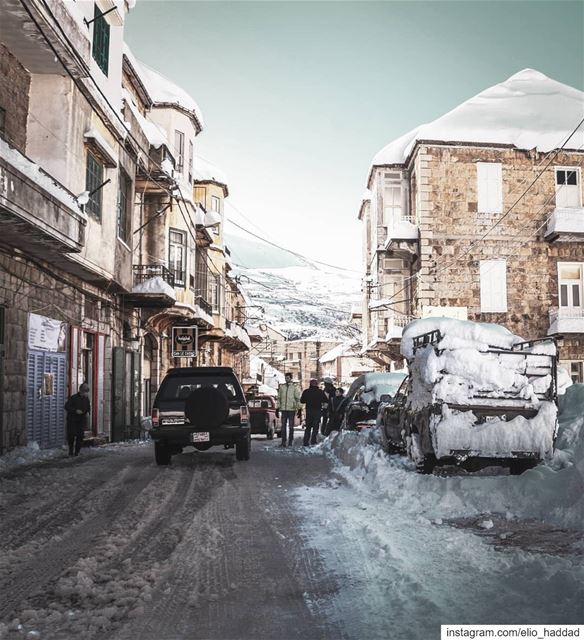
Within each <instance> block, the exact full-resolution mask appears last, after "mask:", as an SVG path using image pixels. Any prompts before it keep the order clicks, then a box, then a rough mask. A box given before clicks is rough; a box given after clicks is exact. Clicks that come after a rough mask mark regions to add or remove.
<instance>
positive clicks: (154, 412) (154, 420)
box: [151, 407, 160, 427]
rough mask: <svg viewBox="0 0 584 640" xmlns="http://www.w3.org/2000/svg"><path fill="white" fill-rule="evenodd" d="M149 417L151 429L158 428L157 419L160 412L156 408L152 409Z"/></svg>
mask: <svg viewBox="0 0 584 640" xmlns="http://www.w3.org/2000/svg"><path fill="white" fill-rule="evenodd" d="M151 417H152V426H153V427H157V426H158V419H159V417H160V411H159V410H158V409H157V408H156V407H154V408H153V409H152V416H151Z"/></svg>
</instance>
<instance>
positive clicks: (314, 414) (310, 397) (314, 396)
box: [300, 378, 328, 447]
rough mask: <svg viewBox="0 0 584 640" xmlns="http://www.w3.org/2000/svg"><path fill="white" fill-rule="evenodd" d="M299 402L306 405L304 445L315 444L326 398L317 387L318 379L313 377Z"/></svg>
mask: <svg viewBox="0 0 584 640" xmlns="http://www.w3.org/2000/svg"><path fill="white" fill-rule="evenodd" d="M300 402H301V403H302V404H305V405H306V427H305V429H304V442H303V444H304V446H305V447H307V446H308V444H309V443H310V444H316V437H317V435H318V428H319V426H320V419H321V417H322V410H323V406H324V405H326V404H327V402H328V398H327V396H326V394H325V393H324V391H323V390H322V389H319V388H318V380H316V379H315V378H313V379H312V380H311V381H310V386H309V387H308V389H304V391H303V392H302V396H301V397H300Z"/></svg>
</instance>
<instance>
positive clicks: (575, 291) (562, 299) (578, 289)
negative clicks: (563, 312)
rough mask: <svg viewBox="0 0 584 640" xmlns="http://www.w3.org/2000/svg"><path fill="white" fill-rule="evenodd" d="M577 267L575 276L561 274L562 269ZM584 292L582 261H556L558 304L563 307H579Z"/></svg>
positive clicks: (580, 306)
mask: <svg viewBox="0 0 584 640" xmlns="http://www.w3.org/2000/svg"><path fill="white" fill-rule="evenodd" d="M570 268H574V269H578V271H579V272H580V275H579V277H577V278H567V277H563V276H562V269H570ZM583 293H584V262H558V306H559V307H561V308H563V309H581V308H582V297H583V296H582V294H583Z"/></svg>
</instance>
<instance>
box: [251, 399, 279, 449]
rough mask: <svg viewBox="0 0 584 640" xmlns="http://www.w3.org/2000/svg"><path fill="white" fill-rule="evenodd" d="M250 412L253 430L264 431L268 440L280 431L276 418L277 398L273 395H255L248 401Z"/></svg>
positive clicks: (254, 431) (256, 431)
mask: <svg viewBox="0 0 584 640" xmlns="http://www.w3.org/2000/svg"><path fill="white" fill-rule="evenodd" d="M247 405H248V407H249V414H250V420H249V421H250V424H251V432H252V434H253V433H262V434H264V435H265V436H266V437H267V438H268V440H272V439H273V437H274V434H275V433H276V432H277V431H279V430H278V424H279V420H278V419H277V418H276V399H275V398H272V396H254V397H253V398H251V399H249V400H248V402H247Z"/></svg>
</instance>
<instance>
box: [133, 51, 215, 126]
mask: <svg viewBox="0 0 584 640" xmlns="http://www.w3.org/2000/svg"><path fill="white" fill-rule="evenodd" d="M138 65H139V69H140V72H141V75H142V76H143V77H144V84H145V85H146V87H147V89H148V93H150V95H151V96H152V99H153V100H154V102H155V103H158V104H171V105H176V106H177V107H180V108H181V109H184V110H186V111H188V112H189V113H190V114H191V115H192V116H193V117H194V118H195V120H196V121H197V122H198V123H199V128H200V129H202V128H203V126H204V122H203V114H202V113H201V110H200V109H199V105H198V104H197V103H196V102H195V101H194V99H193V98H192V97H191V96H190V95H189V94H188V93H187V92H186V91H185V90H184V89H183V88H181V87H179V86H178V85H177V84H175V83H174V82H172V80H169V79H168V78H165V77H164V76H163V75H162V74H161V73H159V72H158V71H154V69H151V68H150V67H149V66H148V65H147V64H145V63H144V62H138Z"/></svg>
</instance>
